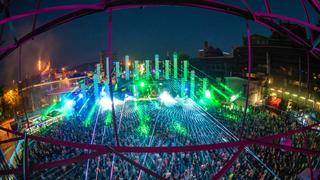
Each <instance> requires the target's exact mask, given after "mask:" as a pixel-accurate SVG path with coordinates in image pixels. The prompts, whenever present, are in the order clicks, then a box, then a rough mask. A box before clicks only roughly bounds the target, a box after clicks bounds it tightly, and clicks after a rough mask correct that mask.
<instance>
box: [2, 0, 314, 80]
mask: <svg viewBox="0 0 320 180" xmlns="http://www.w3.org/2000/svg"><path fill="white" fill-rule="evenodd" d="M35 2H36V1H34V0H33V1H31V0H28V1H14V2H13V3H12V4H11V6H10V8H11V14H12V15H14V14H17V13H19V12H24V11H27V10H31V9H34V8H35V4H36V3H35ZM94 2H96V1H92V0H91V1H90V0H85V1H83V0H82V1H81V3H94ZM224 2H227V3H232V4H235V5H239V6H241V7H244V5H243V4H242V1H241V0H225V1H224ZM248 2H249V3H250V5H251V6H252V8H253V9H254V10H255V11H260V12H262V11H263V12H264V11H265V9H264V4H263V0H249V1H248ZM66 3H68V4H72V3H79V1H75V0H68V1H67V2H66V1H49V0H43V1H42V5H41V7H50V6H54V5H63V4H66ZM271 8H272V9H273V12H274V13H278V14H282V15H286V16H291V17H295V18H299V19H301V20H305V16H304V13H303V9H302V7H301V6H300V0H271ZM308 9H309V11H310V17H311V19H312V22H313V24H315V22H316V21H317V16H316V13H315V12H314V11H313V10H312V8H311V7H309V6H308ZM66 12H67V11H63V12H53V13H46V14H40V15H39V16H38V22H37V25H41V24H43V23H45V22H47V21H48V20H50V19H52V18H54V17H57V16H59V15H62V14H65V13H66ZM107 18H108V16H107V13H105V12H102V13H97V14H93V15H89V16H86V17H83V18H80V19H77V20H75V21H72V22H70V23H67V24H64V25H62V26H59V27H57V28H55V29H52V30H50V31H48V32H46V33H43V34H41V35H39V36H37V37H36V38H34V40H31V41H29V42H28V43H26V44H24V45H23V46H22V57H23V59H22V61H23V72H22V74H23V76H24V75H26V74H27V75H30V74H34V73H35V71H36V60H37V59H38V57H42V58H44V59H47V60H48V59H50V60H51V62H52V63H53V66H54V67H58V68H60V67H62V66H68V65H76V64H82V63H86V62H93V61H98V59H99V52H100V50H103V49H107ZM32 19H33V17H28V18H24V19H22V20H18V21H14V23H13V25H14V28H15V33H16V34H17V36H18V37H22V36H23V35H24V34H26V33H27V32H29V31H31V27H32ZM250 26H251V27H252V33H258V34H263V35H270V30H269V29H267V28H266V27H263V26H261V25H258V24H255V23H253V22H251V23H250ZM7 27H8V26H6V32H5V34H4V40H5V44H11V43H12V42H13V39H12V35H11V34H10V33H9V31H8V28H7ZM243 35H245V20H244V19H242V18H239V17H236V16H233V15H229V14H225V13H222V12H216V11H210V10H204V9H198V8H191V7H176V6H162V7H146V8H134V9H126V10H119V11H114V14H113V36H112V38H113V39H112V51H113V52H114V53H116V54H117V57H118V58H119V59H122V58H123V57H124V55H126V54H128V55H130V57H132V58H134V59H140V60H141V59H153V55H154V54H155V53H159V54H160V58H161V57H165V54H166V52H172V51H178V52H184V53H186V54H188V55H189V56H191V57H196V56H197V53H198V50H199V49H201V48H202V46H203V42H204V41H205V40H207V41H208V42H209V44H210V45H212V46H214V47H219V48H221V49H222V50H223V51H226V52H231V50H232V47H236V46H239V45H241V44H242V36H243ZM17 61H18V50H16V51H15V52H14V53H12V54H11V55H9V56H8V57H6V58H5V59H4V60H2V61H1V62H0V76H1V77H4V78H2V80H1V81H0V82H1V83H0V84H4V83H8V82H12V79H17V75H18V72H17V70H18V68H17Z"/></svg>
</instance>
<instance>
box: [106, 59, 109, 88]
mask: <svg viewBox="0 0 320 180" xmlns="http://www.w3.org/2000/svg"><path fill="white" fill-rule="evenodd" d="M105 75H106V82H105V84H106V85H108V84H109V57H106V65H105Z"/></svg>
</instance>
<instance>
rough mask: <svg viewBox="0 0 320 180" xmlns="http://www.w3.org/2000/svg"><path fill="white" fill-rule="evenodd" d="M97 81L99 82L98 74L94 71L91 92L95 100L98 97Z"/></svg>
mask: <svg viewBox="0 0 320 180" xmlns="http://www.w3.org/2000/svg"><path fill="white" fill-rule="evenodd" d="M98 83H99V78H98V74H97V73H94V74H93V93H94V98H95V99H96V100H97V99H98V98H99V87H98Z"/></svg>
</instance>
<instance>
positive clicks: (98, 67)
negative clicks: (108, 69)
mask: <svg viewBox="0 0 320 180" xmlns="http://www.w3.org/2000/svg"><path fill="white" fill-rule="evenodd" d="M96 68H97V69H96V70H97V72H96V73H97V76H98V83H99V82H100V77H101V74H100V71H101V69H100V64H97V67H96Z"/></svg>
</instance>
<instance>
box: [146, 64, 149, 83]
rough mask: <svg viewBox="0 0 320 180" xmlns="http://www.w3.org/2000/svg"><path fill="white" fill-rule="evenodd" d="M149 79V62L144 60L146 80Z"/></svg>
mask: <svg viewBox="0 0 320 180" xmlns="http://www.w3.org/2000/svg"><path fill="white" fill-rule="evenodd" d="M149 78H150V60H146V79H147V80H149Z"/></svg>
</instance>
